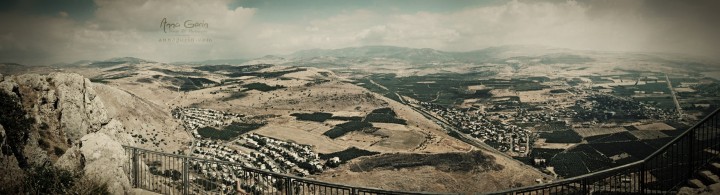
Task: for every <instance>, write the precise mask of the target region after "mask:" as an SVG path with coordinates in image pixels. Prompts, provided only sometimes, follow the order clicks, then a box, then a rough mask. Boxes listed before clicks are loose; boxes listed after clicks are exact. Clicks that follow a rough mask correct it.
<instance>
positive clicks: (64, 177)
mask: <svg viewBox="0 0 720 195" xmlns="http://www.w3.org/2000/svg"><path fill="white" fill-rule="evenodd" d="M82 176H83V174H82V173H73V172H70V171H67V170H63V169H59V168H55V167H53V166H52V165H43V166H36V167H33V168H31V169H29V170H28V171H27V177H26V178H25V182H24V189H23V190H24V191H25V192H26V193H29V194H110V192H109V191H108V186H107V184H100V183H97V182H98V181H97V180H92V179H87V178H82Z"/></svg>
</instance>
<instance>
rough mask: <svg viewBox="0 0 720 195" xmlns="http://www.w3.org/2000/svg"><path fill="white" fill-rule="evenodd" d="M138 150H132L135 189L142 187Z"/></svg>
mask: <svg viewBox="0 0 720 195" xmlns="http://www.w3.org/2000/svg"><path fill="white" fill-rule="evenodd" d="M137 153H138V152H137V148H132V176H133V185H134V186H135V188H141V187H140V177H139V175H140V165H139V163H138V161H139V160H138V154H137Z"/></svg>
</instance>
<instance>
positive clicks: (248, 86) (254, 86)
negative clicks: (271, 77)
mask: <svg viewBox="0 0 720 195" xmlns="http://www.w3.org/2000/svg"><path fill="white" fill-rule="evenodd" d="M243 87H244V88H245V89H244V90H243V91H250V90H258V91H262V92H268V91H273V90H277V89H283V88H285V86H282V85H275V86H270V85H267V84H265V83H250V84H245V85H243Z"/></svg>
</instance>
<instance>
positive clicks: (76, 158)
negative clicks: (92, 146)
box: [54, 142, 85, 172]
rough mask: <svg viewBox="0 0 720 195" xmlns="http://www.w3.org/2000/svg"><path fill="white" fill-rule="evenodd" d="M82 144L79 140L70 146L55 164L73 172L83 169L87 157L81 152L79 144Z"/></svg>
mask: <svg viewBox="0 0 720 195" xmlns="http://www.w3.org/2000/svg"><path fill="white" fill-rule="evenodd" d="M81 144H82V143H81V142H78V143H76V144H75V146H73V147H70V148H68V149H67V150H66V151H65V154H63V155H62V156H60V158H58V160H57V161H56V162H55V164H54V166H55V167H57V168H61V169H64V170H68V171H72V172H79V171H82V169H83V167H84V166H85V157H83V155H82V153H80V149H79V146H80V145H81Z"/></svg>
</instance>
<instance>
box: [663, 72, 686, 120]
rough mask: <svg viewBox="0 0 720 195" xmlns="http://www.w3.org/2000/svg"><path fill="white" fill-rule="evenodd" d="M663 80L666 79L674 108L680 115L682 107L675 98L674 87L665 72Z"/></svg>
mask: <svg viewBox="0 0 720 195" xmlns="http://www.w3.org/2000/svg"><path fill="white" fill-rule="evenodd" d="M665 80H666V81H667V84H668V88H670V95H672V98H673V101H674V102H675V110H677V113H678V116H681V117H682V115H683V114H682V107H680V102H679V101H678V99H677V95H676V94H675V89H673V87H672V83H670V77H668V74H667V73H665Z"/></svg>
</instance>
